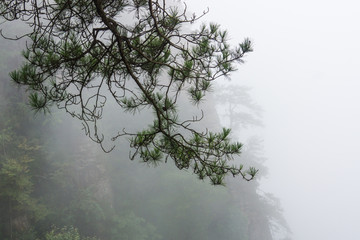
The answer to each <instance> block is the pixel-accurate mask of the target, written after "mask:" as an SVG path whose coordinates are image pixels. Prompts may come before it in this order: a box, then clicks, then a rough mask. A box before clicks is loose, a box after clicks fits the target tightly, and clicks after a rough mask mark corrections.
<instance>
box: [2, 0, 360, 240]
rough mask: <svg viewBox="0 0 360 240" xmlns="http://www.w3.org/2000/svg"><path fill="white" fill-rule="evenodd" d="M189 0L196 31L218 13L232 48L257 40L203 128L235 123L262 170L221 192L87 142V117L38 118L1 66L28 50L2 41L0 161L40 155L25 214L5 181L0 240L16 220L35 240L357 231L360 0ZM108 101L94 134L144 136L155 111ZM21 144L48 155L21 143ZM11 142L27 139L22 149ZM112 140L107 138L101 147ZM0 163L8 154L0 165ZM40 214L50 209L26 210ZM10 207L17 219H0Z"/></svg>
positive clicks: (257, 237) (344, 235)
mask: <svg viewBox="0 0 360 240" xmlns="http://www.w3.org/2000/svg"><path fill="white" fill-rule="evenodd" d="M179 2H180V1H179ZM204 2H205V3H204ZM185 3H186V4H187V7H188V11H189V12H192V11H193V12H195V13H196V15H198V16H199V15H201V14H202V13H203V11H207V10H209V12H208V13H207V14H206V15H205V16H204V17H203V18H202V19H201V20H200V21H199V22H198V23H196V24H194V25H193V27H194V29H195V28H196V25H197V24H200V23H203V22H216V23H219V24H220V25H221V27H222V28H223V29H227V30H228V32H229V36H230V41H231V43H232V44H237V43H239V42H241V41H242V40H243V39H244V38H246V37H249V38H250V39H251V41H252V43H253V45H254V46H253V47H254V52H252V53H249V54H248V55H247V56H246V57H245V59H244V60H245V62H244V64H241V65H240V66H239V67H238V71H237V72H235V73H232V74H231V80H228V79H220V83H223V84H219V85H216V87H215V88H214V89H215V90H218V91H214V96H209V97H208V98H207V100H208V102H207V103H208V104H206V103H204V104H203V105H202V106H201V109H202V110H205V113H206V116H205V118H204V122H203V123H202V124H204V125H203V126H206V127H209V128H212V127H213V128H216V129H218V128H219V125H218V123H219V122H220V123H221V124H222V125H224V126H227V127H232V128H233V130H234V132H233V133H232V134H233V138H235V139H239V140H241V141H242V142H243V143H244V144H245V147H244V150H243V153H242V156H241V158H240V161H241V162H242V163H245V165H246V166H255V167H257V168H259V170H260V171H259V174H258V176H257V178H256V179H255V180H254V181H250V182H246V181H244V180H242V179H241V178H235V179H232V178H231V179H230V178H229V179H228V180H227V186H226V187H222V186H221V187H219V186H217V187H214V186H211V185H210V183H209V181H199V180H198V179H197V178H196V176H195V175H194V174H192V172H191V170H182V171H179V169H177V168H176V167H175V166H174V164H173V162H171V161H170V160H169V162H167V163H164V162H162V163H160V164H159V165H157V166H156V167H153V166H150V167H149V164H145V163H139V161H140V160H139V159H138V158H137V159H135V161H130V160H129V155H130V154H129V148H128V145H129V142H128V141H127V140H126V139H125V140H124V139H119V140H118V141H117V142H115V144H116V145H117V146H116V148H115V150H114V151H113V152H111V153H110V154H105V153H103V152H102V150H101V148H100V147H99V146H98V145H96V144H95V143H93V142H91V141H90V140H89V139H87V137H86V136H85V134H84V132H83V131H81V128H82V125H81V123H80V122H78V121H73V120H74V119H71V117H70V116H64V115H63V114H62V113H61V112H60V111H58V110H52V114H51V115H50V116H49V115H47V116H45V117H44V116H42V115H40V116H39V115H36V117H34V115H30V114H29V113H28V112H27V111H28V110H24V109H23V108H22V106H23V105H22V104H23V101H24V100H23V99H25V94H24V92H22V91H19V90H18V89H17V90H15V89H14V90H13V92H7V89H10V87H9V85H10V81H9V79H8V78H7V77H5V76H7V75H6V74H7V73H5V71H8V70H9V69H14V68H15V66H16V65H19V64H20V62H21V61H20V60H19V59H18V57H14V56H13V55H14V53H13V51H15V50H18V51H19V52H20V50H21V49H22V46H20V45H21V44H19V43H14V42H12V44H13V45H10V43H5V42H4V40H3V39H1V42H0V44H3V45H4V46H5V47H3V48H2V49H0V52H1V54H2V56H5V57H3V58H1V57H0V70H1V73H2V75H1V78H2V80H1V81H2V82H1V85H0V99H1V104H0V113H1V114H0V139H1V140H2V149H1V152H3V154H2V153H1V154H2V155H1V154H0V160H1V161H4V162H5V159H6V158H7V156H6V155H10V154H14V156H15V157H16V156H18V155H19V156H21V154H23V155H26V154H28V155H29V156H35V157H38V159H37V160H36V161H37V162H36V161H34V163H33V160H26V159H25V160H23V161H24V162H21V164H23V165H24V166H25V167H24V169H25V170H28V169H30V170H28V172H29V171H30V173H31V176H32V178H27V177H28V176H29V175H30V174H23V175H21V176H22V177H23V178H24V179H25V180H24V181H25V182H28V183H29V185H28V186H27V188H25V187H24V189H26V191H25V190H23V192H25V195H26V194H27V195H26V196H25V197H24V198H25V199H26V201H28V202H30V203H33V202H36V204H33V205H31V204H29V203H27V202H26V201H24V202H26V204H23V203H22V202H20V204H19V203H18V205H19V206H20V207H18V209H17V211H18V212H16V213H12V211H11V204H9V205H10V207H7V203H8V198H7V197H9V196H10V195H9V196H7V195H6V194H7V193H6V191H5V190H7V187H8V186H7V185H5V184H1V182H0V188H1V190H3V189H5V190H4V191H3V192H0V193H1V194H0V203H6V205H5V204H3V205H2V206H0V212H1V211H3V212H2V213H1V214H0V220H1V223H4V226H2V227H1V226H0V230H1V231H0V238H2V237H4V238H5V239H13V236H12V231H13V230H11V231H10V230H9V228H10V227H8V226H5V224H8V225H11V228H13V226H14V229H15V230H18V231H19V232H21V233H24V232H26V231H29V234H30V233H31V234H33V235H31V236H37V237H39V236H43V235H44V234H46V233H47V232H49V230H50V229H51V225H56V227H57V228H61V227H63V226H75V227H77V228H79V231H80V233H81V234H84V236H97V237H99V238H100V239H110V237H111V239H117V238H119V236H121V237H124V238H125V237H127V238H128V239H134V240H135V239H136V240H139V239H144V240H145V239H221V238H222V237H224V236H225V238H226V239H239V238H240V239H249V240H267V239H268V240H282V239H289V238H286V237H288V232H287V230H288V229H287V226H289V227H290V230H291V232H292V234H291V239H292V240H303V239H326V240H335V239H336V240H338V239H360V223H359V221H358V217H359V216H360V209H359V208H358V206H357V205H358V202H360V194H359V193H358V188H357V183H358V182H359V180H360V179H359V177H358V176H359V174H358V172H359V170H360V164H359V163H358V156H359V155H360V147H358V146H357V145H358V138H359V137H360V125H359V122H360V111H359V109H358V105H359V104H358V103H359V102H360V95H359V93H358V92H359V90H360V82H359V81H358V79H359V78H360V72H359V70H358V61H359V60H358V56H359V55H360V45H359V42H360V34H358V33H357V31H358V26H357V25H358V23H359V22H360V4H358V3H356V2H355V1H347V0H344V1H342V2H341V4H340V3H339V2H338V1H324V0H318V1H309V0H304V1H285V0H274V1H260V0H253V1H245V0H222V1H218V0H207V1H196V0H185ZM7 44H9V45H7ZM7 49H13V51H8V50H7ZM8 55H9V57H7V56H8ZM17 55H19V54H17ZM6 62H7V63H6ZM5 78H6V79H5ZM227 87H228V88H227ZM230 90H232V91H233V92H232V93H227V92H226V91H230ZM17 94H19V95H17ZM221 94H223V95H221ZM231 95H237V96H236V97H237V98H235V99H236V100H237V101H239V102H238V106H237V107H239V108H240V112H241V115H239V116H240V117H238V119H240V123H236V122H235V120H236V119H235V120H234V119H232V120H231V119H229V112H228V107H229V106H228V105H227V104H228V103H231V101H234V100H231V101H230V100H229V101H228V99H226V96H231ZM19 96H20V97H19ZM221 100H222V101H221ZM236 100H235V101H236ZM182 101H184V100H182ZM227 101H228V102H227ZM109 102H110V105H107V107H106V109H105V111H104V119H103V120H102V121H100V124H99V129H101V130H102V131H103V132H104V133H105V135H106V136H107V137H108V138H110V139H111V137H112V136H113V134H114V132H115V134H116V132H117V131H121V129H123V128H124V125H125V126H126V129H127V130H134V131H137V130H138V129H142V128H143V127H144V126H145V127H146V126H147V125H148V124H149V122H147V120H149V121H151V120H152V118H153V117H152V116H150V114H152V113H151V110H149V111H143V112H142V113H141V114H138V115H132V114H127V115H123V112H122V111H121V110H120V111H119V112H116V110H114V109H113V105H111V101H109ZM10 103H11V104H10ZM187 104H188V103H185V104H184V103H183V102H182V105H181V109H180V110H181V111H182V114H185V115H190V117H192V116H193V115H199V112H200V108H198V107H195V108H192V109H191V110H189V109H190V107H189V106H188V105H187ZM9 105H11V106H9ZM19 106H20V107H19ZM18 108H19V109H20V110H18ZM215 109H216V110H217V111H215ZM117 110H118V109H117ZM192 111H193V112H192ZM19 112H20V113H19ZM3 113H5V114H3ZM115 113H116V116H114V115H115ZM209 113H213V114H209ZM9 116H11V118H10V117H9ZM29 116H31V117H29ZM8 118H9V119H10V120H9V119H8ZM28 118H30V120H29V119H28ZM144 120H146V121H144ZM11 121H13V123H11ZM215 125H216V126H215ZM8 129H10V130H8ZM114 129H115V130H114ZM11 131H14V134H13V133H12V132H11ZM8 132H11V134H13V135H16V134H18V136H19V139H20V140H17V138H15V137H13V135H11V134H9V133H8ZM8 136H11V137H8ZM8 139H10V140H8ZM13 139H15V140H16V141H15V140H14V141H12V140H13ZM24 139H25V140H24ZM27 139H31V141H30V140H29V142H30V143H29V144H30V146H32V145H31V144H33V142H35V143H36V144H39V146H41V147H39V148H40V149H41V150H39V149H38V148H37V147H34V149H35V150H34V149H32V148H30V149H31V151H33V152H30V153H28V152H27V151H29V150H28V149H25V150H24V149H23V148H24V146H23V145H24V144H23V143H26V141H27ZM14 142H15V143H16V144H18V142H20V143H21V144H18V146H15V147H14V146H13V145H15V144H14ZM35 143H34V144H35ZM6 144H8V146H7V145H6ZM41 144H42V145H41ZM112 144H113V142H111V141H110V140H108V141H107V142H106V141H105V147H106V148H107V149H109V148H111V147H112ZM5 145H6V147H5ZM19 146H20V147H19ZM25 146H26V147H27V145H26V144H25ZM34 146H35V145H34ZM36 146H37V145H36ZM22 147H23V148H22ZM14 149H15V150H14ZM19 149H20V150H19ZM23 152H25V153H23ZM34 152H35V153H34ZM5 153H6V154H5ZM26 156H27V155H26ZM15 157H14V158H15ZM19 159H20V158H19ZM237 161H238V160H237ZM5 163H6V162H5ZM5 163H3V162H0V164H1V167H3V166H5V165H6V164H5ZM39 166H40V167H39ZM1 169H5V168H0V178H1V179H0V180H3V179H5V180H8V179H6V174H4V173H3V172H1ZM25 170H24V172H25ZM26 173H27V172H26ZM38 175H41V176H38ZM4 176H5V177H4ZM29 179H30V180H32V181H33V182H31V181H30V180H29ZM4 182H5V181H4ZM10 190H11V191H10V193H11V194H13V193H12V190H13V189H12V187H10ZM30 193H31V194H30ZM268 193H269V194H270V195H269V194H268ZM21 194H22V192H21ZM21 194H20V195H21ZM272 196H274V198H273V197H272ZM31 197H32V198H34V199H35V198H36V201H35V200H33V199H32V198H31ZM28 198H29V199H30V200H29V199H28ZM277 198H278V199H279V200H280V203H281V204H280V205H278V203H277ZM9 199H10V197H9ZM32 201H33V202H32ZM9 202H11V201H10V200H9ZM14 202H16V201H15V200H14ZM28 205H29V206H30V207H28ZM24 206H25V207H24ZM26 207H27V208H26ZM22 208H24V209H25V210H24V209H22ZM19 209H20V210H19ZM29 209H30V210H29ZM44 209H45V210H44ZM281 209H283V212H282V211H281ZM35 213H36V214H35ZM40 213H41V214H42V215H43V216H42V218H41V217H32V216H33V215H34V216H37V215H39V216H40V215H41V214H40ZM5 215H6V216H10V217H11V218H10V220H8V219H5V218H2V216H5ZM282 215H283V216H284V217H285V220H286V221H284V219H283V218H282ZM39 219H40V220H39ZM13 222H14V223H13ZM286 222H287V223H286ZM0 225H1V224H0ZM276 227H279V228H280V230H279V231H276ZM33 229H35V230H36V231H35V230H33ZM39 229H40V230H39ZM31 231H33V232H31ZM9 232H11V238H10V237H9V236H10V235H9ZM29 236H30V235H29ZM6 237H8V238H6ZM14 238H16V236H15V237H14ZM28 239H31V237H28ZM41 239H42V238H41Z"/></svg>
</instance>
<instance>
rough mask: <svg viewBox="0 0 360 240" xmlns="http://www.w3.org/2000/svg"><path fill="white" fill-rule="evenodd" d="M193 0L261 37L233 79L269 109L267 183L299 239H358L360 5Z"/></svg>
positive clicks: (235, 29) (232, 29) (212, 17)
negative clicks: (248, 89)
mask: <svg viewBox="0 0 360 240" xmlns="http://www.w3.org/2000/svg"><path fill="white" fill-rule="evenodd" d="M187 2H188V5H189V6H191V7H192V9H194V10H196V11H197V12H198V13H201V9H206V7H209V9H210V12H209V14H208V15H207V16H206V20H207V21H214V22H219V23H221V24H222V26H223V28H225V29H228V30H229V33H230V36H231V39H232V40H233V41H234V42H236V41H241V39H243V38H244V37H250V38H251V39H252V41H253V43H254V52H253V53H251V54H249V56H248V57H247V58H246V63H245V64H244V65H242V66H241V67H240V69H239V71H238V72H237V73H236V74H233V75H232V82H233V84H244V85H246V86H249V87H251V88H252V90H251V94H252V97H253V98H254V100H255V101H256V102H257V103H258V104H259V105H260V106H262V108H263V109H264V113H263V123H264V128H263V129H262V132H261V133H259V135H260V136H261V137H262V138H263V139H264V146H265V152H266V154H265V155H266V157H267V158H268V160H267V162H266V166H267V167H268V168H269V176H268V177H267V179H264V180H262V182H261V188H262V189H264V190H266V191H269V192H273V193H274V194H275V195H276V196H277V197H279V198H280V200H281V203H282V206H283V208H284V211H285V217H286V219H287V220H288V223H289V225H290V228H291V229H292V232H293V239H294V240H301V239H327V240H332V239H359V238H360V225H359V220H358V217H359V215H360V210H359V207H358V203H359V200H360V195H359V190H358V186H357V185H358V183H359V180H360V179H359V177H358V176H359V174H358V172H359V170H360V164H359V155H360V148H359V136H360V125H359V122H360V111H359V102H360V95H359V89H360V81H359V78H360V72H359V54H360V45H359V42H360V34H359V33H358V23H359V22H360V6H359V3H358V2H357V1H347V0H346V1H341V2H340V1H323V0H315V1H309V0H304V1H281V0H274V1H260V0H255V1H235V0H223V1H215V0H209V1H206V4H204V3H203V2H201V3H200V2H198V1H187ZM195 5H196V7H195Z"/></svg>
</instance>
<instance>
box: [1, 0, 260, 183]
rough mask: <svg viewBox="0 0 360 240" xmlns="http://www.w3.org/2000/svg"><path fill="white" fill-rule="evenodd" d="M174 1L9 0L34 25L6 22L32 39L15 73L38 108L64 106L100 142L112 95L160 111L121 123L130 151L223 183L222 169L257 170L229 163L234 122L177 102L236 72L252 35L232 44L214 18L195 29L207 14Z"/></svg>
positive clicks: (199, 95) (14, 16) (6, 15)
mask: <svg viewBox="0 0 360 240" xmlns="http://www.w3.org/2000/svg"><path fill="white" fill-rule="evenodd" d="M170 2H171V1H165V0H120V1H118V0H116V1H114V0H79V1H72V0H54V1H36V0H17V1H10V0H3V1H1V2H0V16H1V19H2V21H4V20H6V22H7V23H9V22H15V23H16V22H19V23H20V22H21V23H26V24H27V25H28V32H27V33H24V34H21V35H18V36H9V35H8V34H6V26H9V25H6V24H5V25H4V24H3V25H2V29H1V32H2V34H3V35H4V36H5V37H6V38H12V39H18V38H22V37H26V38H28V41H27V45H26V49H25V50H24V52H23V55H24V57H25V59H26V61H25V63H24V64H23V66H22V67H21V68H20V69H18V70H16V71H14V72H12V73H11V77H12V79H13V80H14V81H15V82H16V83H18V84H19V85H24V86H25V87H26V89H27V90H28V91H29V102H30V104H31V106H32V107H33V108H34V109H35V110H36V111H48V110H49V108H50V106H52V105H56V106H57V107H59V108H62V109H64V110H65V111H67V112H68V113H69V114H71V115H72V116H73V117H76V118H78V119H80V120H81V121H82V123H83V125H84V128H85V131H86V134H87V135H88V136H89V137H90V138H91V139H93V140H94V141H96V142H98V143H100V144H101V145H102V143H103V141H104V136H103V134H102V132H101V131H99V130H98V129H99V128H98V122H99V120H100V119H101V117H102V115H103V110H104V107H105V105H106V102H107V101H108V100H109V99H111V100H112V101H114V102H116V104H117V105H118V106H119V108H121V109H123V110H124V111H128V112H131V113H134V114H136V113H139V112H140V111H142V110H144V109H150V110H151V111H153V112H154V117H153V119H152V120H150V122H149V125H148V127H147V128H145V129H143V130H141V131H137V132H136V131H135V132H131V131H129V130H127V128H126V126H121V128H120V129H121V130H120V131H116V133H115V135H114V136H113V138H112V140H113V141H116V140H117V139H118V138H119V137H128V138H129V139H130V146H131V147H132V149H133V150H132V154H131V156H130V157H132V158H134V157H135V156H137V155H138V156H140V157H141V159H142V160H143V161H145V162H152V163H157V162H159V161H161V160H162V159H165V160H167V159H168V158H170V159H172V160H173V161H174V163H175V165H176V166H177V167H178V168H179V169H188V168H191V169H192V170H193V172H194V173H195V174H197V176H198V177H199V178H200V179H203V178H206V177H208V178H210V180H211V182H212V183H213V184H222V183H223V180H224V176H225V175H226V174H232V175H234V176H235V175H241V176H242V177H243V178H245V179H247V180H249V179H252V178H253V177H254V175H255V174H256V170H255V169H254V168H249V169H248V170H244V169H243V167H242V166H241V165H240V166H234V165H231V164H230V163H229V160H231V159H232V156H233V155H234V154H235V155H236V154H239V153H240V151H241V147H242V145H241V144H240V143H237V142H235V143H232V142H230V139H229V133H230V130H229V129H223V131H220V132H219V133H214V132H211V131H208V130H207V129H206V128H205V130H198V128H197V127H196V124H197V123H198V122H199V121H201V119H202V118H203V117H204V114H203V113H202V112H201V113H200V114H199V116H193V117H191V118H189V119H184V118H183V115H182V114H181V111H180V106H179V99H180V98H181V96H184V94H185V95H186V94H187V96H188V97H189V99H190V101H191V102H192V103H193V104H194V105H197V104H199V103H200V102H201V101H202V100H204V97H205V95H206V93H207V92H208V91H209V90H210V88H211V85H212V82H213V81H214V80H216V79H218V78H220V77H223V76H228V75H229V74H230V73H231V72H233V71H235V70H236V66H235V65H236V64H237V63H241V62H242V59H243V57H244V55H245V54H246V53H248V52H250V51H252V47H251V42H250V41H249V40H248V39H245V40H244V41H243V42H242V43H240V44H239V45H238V46H237V47H235V48H232V47H230V45H229V44H228V42H227V32H226V31H222V30H220V28H219V26H218V25H217V24H210V25H209V26H205V25H203V26H202V27H200V29H199V30H197V31H191V32H189V31H187V30H186V25H187V24H191V23H193V22H195V21H197V20H198V19H199V18H200V17H201V16H200V17H197V16H195V15H192V16H189V15H188V14H187V11H186V5H184V7H183V8H178V7H176V6H174V4H173V5H171V4H170ZM110 150H111V149H110Z"/></svg>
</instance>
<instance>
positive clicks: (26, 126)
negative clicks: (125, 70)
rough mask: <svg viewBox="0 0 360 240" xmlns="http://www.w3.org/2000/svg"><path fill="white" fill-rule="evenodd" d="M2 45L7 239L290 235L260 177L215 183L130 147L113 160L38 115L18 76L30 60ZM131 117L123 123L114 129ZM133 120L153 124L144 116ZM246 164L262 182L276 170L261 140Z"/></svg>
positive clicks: (1, 224)
mask: <svg viewBox="0 0 360 240" xmlns="http://www.w3.org/2000/svg"><path fill="white" fill-rule="evenodd" d="M0 45H1V46H0V78H1V80H0V113H1V114H0V150H1V151H0V238H1V239H4V240H10V239H24V240H25V239H28V240H30V239H31V240H33V239H46V240H54V239H80V236H81V239H87V238H94V239H104V240H107V239H114V240H115V239H116V240H117V239H129V240H155V239H164V240H165V239H166V240H183V239H209V240H212V239H213V240H215V239H229V240H231V239H242V240H259V239H261V240H267V239H269V240H272V239H275V238H273V234H272V233H273V232H274V231H275V230H276V229H275V227H276V226H277V227H280V228H282V229H283V230H280V231H282V232H286V231H287V229H286V223H285V222H284V221H283V220H282V216H281V212H280V207H279V206H278V205H276V204H274V202H272V200H273V199H271V198H268V197H266V195H265V194H263V193H261V194H259V192H258V181H257V180H256V179H255V180H253V181H250V182H247V181H244V180H242V179H241V178H235V179H233V178H228V179H227V180H226V183H227V185H226V186H225V187H224V186H212V185H210V182H209V181H200V180H198V179H197V177H196V176H195V175H194V174H191V172H186V171H185V172H184V171H178V170H177V169H176V168H175V167H173V166H172V165H170V164H166V163H160V164H158V165H157V166H153V165H149V164H147V163H141V162H139V160H138V159H137V160H135V161H130V160H129V149H128V145H126V144H123V145H121V146H119V147H117V148H116V149H115V150H114V151H113V152H111V153H109V154H106V153H104V152H103V151H102V150H101V148H100V147H99V146H98V145H96V144H94V143H93V142H91V141H89V140H88V139H87V138H86V136H84V134H83V132H82V130H81V125H78V124H77V123H76V122H74V121H72V119H71V118H69V117H66V116H64V115H63V114H61V113H60V112H59V111H57V110H55V109H54V110H53V112H52V114H51V115H49V114H46V115H43V114H41V113H38V114H35V113H34V112H33V111H31V109H30V108H29V106H28V105H27V104H26V102H27V97H28V94H27V93H26V92H24V91H23V90H22V89H20V88H18V87H15V86H14V85H13V84H12V83H11V82H10V79H9V77H8V72H9V70H11V69H14V68H16V67H17V66H19V64H21V58H20V57H19V56H20V52H21V48H19V46H18V43H17V42H7V41H1V43H0ZM9 49H11V51H9ZM221 89H222V88H219V90H220V92H223V93H225V94H226V88H224V89H222V90H221ZM239 97H240V98H241V96H239ZM220 98H221V99H223V100H224V98H223V97H220ZM225 100H226V99H225ZM229 101H230V102H231V101H234V100H229ZM215 102H218V100H216V98H214V99H213V98H209V99H208V105H204V106H203V108H204V109H208V111H210V112H213V113H214V114H213V115H212V116H210V115H209V117H208V118H207V119H205V120H204V121H205V124H207V125H209V124H210V125H211V126H213V127H214V128H218V127H219V126H220V123H219V118H218V116H217V114H216V111H215ZM222 104H223V107H226V106H227V105H226V104H228V102H226V101H225V102H223V103H222ZM244 104H246V102H244ZM250 110H251V109H250ZM250 112H251V111H250ZM249 116H250V115H248V117H249ZM125 120H126V119H122V117H121V116H120V117H114V118H112V119H111V120H108V122H107V123H106V124H104V125H105V127H104V128H105V129H110V130H111V126H112V125H113V124H117V123H116V121H125ZM237 120H238V119H237ZM126 121H128V122H126V123H124V122H122V124H126V125H132V127H134V128H136V126H138V125H141V124H143V123H142V119H139V118H136V117H133V118H131V117H130V121H129V119H127V120H126ZM251 122H252V123H255V122H256V121H247V122H246V123H247V126H249V124H250V123H251ZM242 124H244V123H241V122H238V123H237V125H236V126H235V125H234V126H232V127H234V129H241V126H242ZM250 125H251V124H250ZM234 136H236V133H234ZM241 160H242V162H244V161H245V162H246V164H251V165H254V166H257V167H258V168H259V169H260V175H259V176H258V178H260V177H261V175H262V174H263V173H265V172H266V170H265V169H263V168H262V165H261V163H262V160H263V159H262V158H261V147H259V143H258V141H249V143H248V144H247V145H246V146H245V148H244V151H243V153H242V159H241ZM169 161H170V160H169ZM275 202H276V201H275Z"/></svg>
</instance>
